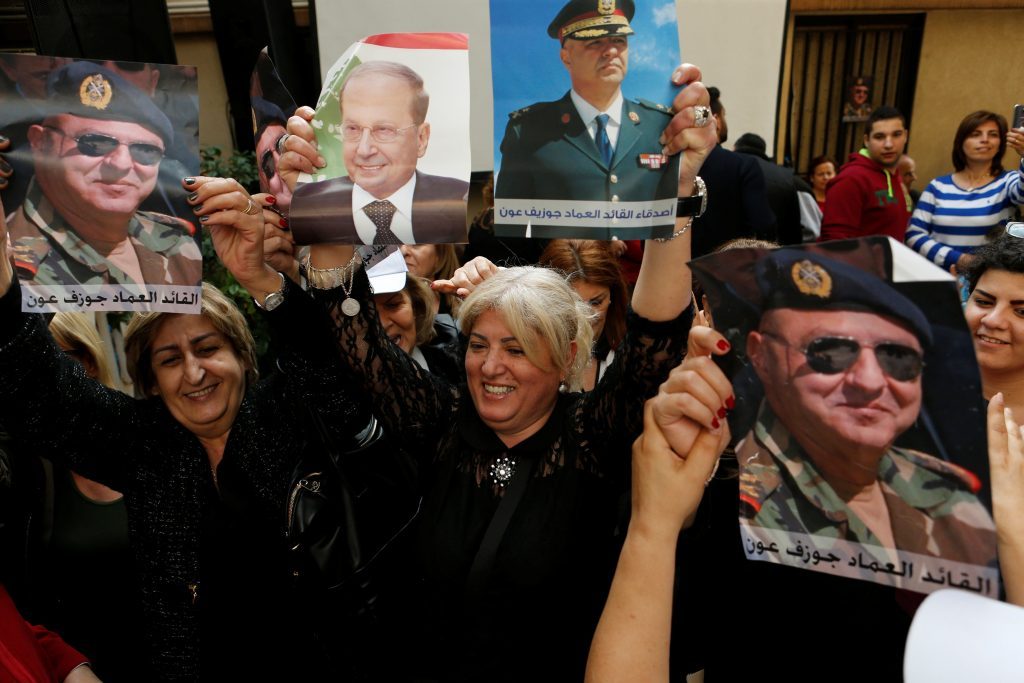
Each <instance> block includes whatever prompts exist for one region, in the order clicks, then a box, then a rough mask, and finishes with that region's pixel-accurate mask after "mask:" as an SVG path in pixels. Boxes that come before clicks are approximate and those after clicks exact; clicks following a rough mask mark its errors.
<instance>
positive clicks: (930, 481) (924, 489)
mask: <svg viewBox="0 0 1024 683" xmlns="http://www.w3.org/2000/svg"><path fill="white" fill-rule="evenodd" d="M736 457H737V460H738V461H739V462H740V464H741V472H740V501H741V504H740V507H741V513H740V515H741V517H742V518H744V519H746V520H747V521H748V523H749V525H750V526H752V527H763V528H766V529H775V530H781V531H786V532H795V533H806V534H811V535H814V536H822V537H825V538H833V539H841V540H846V541H852V542H855V543H863V544H865V545H868V546H884V545H886V544H885V543H883V542H882V541H881V540H880V539H879V538H878V537H877V536H876V535H875V534H874V533H873V532H872V531H871V530H870V529H869V528H868V526H867V525H866V524H865V523H864V522H863V521H862V520H861V519H860V518H859V517H858V516H857V515H856V513H854V512H853V511H852V510H851V509H850V507H849V506H847V504H846V503H845V502H844V501H843V500H842V499H841V498H840V497H839V496H838V495H837V494H836V492H835V490H834V489H833V488H832V487H831V486H830V485H829V484H828V482H827V481H826V480H825V479H824V477H822V475H821V474H820V473H819V472H818V470H817V468H815V466H814V463H813V462H811V460H810V458H808V457H807V456H806V454H805V453H804V452H803V449H801V447H800V445H799V444H798V443H797V442H796V440H795V439H793V438H792V437H791V436H790V434H789V431H788V430H787V429H786V428H785V426H783V425H782V423H781V422H780V421H779V419H778V418H777V417H776V416H775V415H774V414H773V413H772V410H771V408H770V407H768V405H767V403H765V404H763V405H762V406H761V410H760V413H759V414H758V418H757V422H756V423H755V424H754V427H753V429H751V431H750V433H749V434H747V436H746V437H745V438H744V439H743V440H742V441H741V442H740V443H739V444H738V446H737V448H736ZM878 482H879V485H880V487H881V492H882V495H883V497H884V499H885V504H886V506H887V508H888V513H889V518H890V519H891V522H892V533H893V536H894V538H895V541H896V549H897V550H900V551H905V552H912V553H918V554H920V555H930V556H935V557H944V558H949V559H954V560H956V561H958V562H966V563H970V564H976V565H982V566H986V565H991V564H992V563H993V562H994V560H995V557H994V556H993V554H992V550H993V548H994V547H995V526H994V524H993V522H992V517H991V516H990V515H989V513H988V510H986V509H985V506H984V505H983V504H982V503H981V501H980V500H979V499H978V497H977V496H976V495H975V491H977V490H978V488H979V487H980V486H981V482H980V481H978V478H977V477H976V476H975V475H974V474H972V473H971V472H969V471H967V470H965V469H963V468H961V467H959V466H957V465H954V464H952V463H949V462H944V461H942V460H939V459H938V458H935V457H933V456H931V455H927V454H925V453H921V452H919V451H913V450H909V449H904V448H895V447H892V448H889V449H888V450H887V451H886V452H885V454H884V455H883V456H882V458H881V460H880V462H879V465H878ZM753 531H754V533H755V535H756V529H755V530H753Z"/></svg>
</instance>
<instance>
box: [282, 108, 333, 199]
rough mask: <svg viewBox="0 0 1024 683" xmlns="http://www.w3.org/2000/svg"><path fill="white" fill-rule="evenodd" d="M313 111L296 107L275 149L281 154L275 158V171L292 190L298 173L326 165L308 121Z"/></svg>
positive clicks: (310, 119)
mask: <svg viewBox="0 0 1024 683" xmlns="http://www.w3.org/2000/svg"><path fill="white" fill-rule="evenodd" d="M315 113H316V112H315V111H314V110H313V109H312V108H310V107H299V108H298V109H296V110H295V115H294V116H292V117H291V118H290V119H288V134H287V135H285V136H284V137H283V138H281V141H280V142H279V143H278V150H277V151H278V152H279V153H280V155H281V156H280V157H279V158H278V160H277V172H278V173H279V174H280V175H281V180H283V181H284V183H285V185H287V186H288V189H289V190H291V191H292V192H294V191H295V184H296V183H297V182H298V180H299V174H300V173H310V174H312V173H316V170H317V169H318V168H323V167H324V166H326V165H327V161H326V160H325V159H324V158H323V157H322V156H320V152H318V151H317V144H316V131H314V130H313V126H312V124H311V123H310V121H312V120H313V114H315Z"/></svg>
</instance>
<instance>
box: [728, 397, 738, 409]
mask: <svg viewBox="0 0 1024 683" xmlns="http://www.w3.org/2000/svg"><path fill="white" fill-rule="evenodd" d="M725 407H726V408H728V409H729V410H732V409H733V408H735V407H736V397H735V396H730V397H729V398H727V399H725Z"/></svg>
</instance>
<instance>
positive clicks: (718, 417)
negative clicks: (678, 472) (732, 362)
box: [651, 325, 735, 457]
mask: <svg viewBox="0 0 1024 683" xmlns="http://www.w3.org/2000/svg"><path fill="white" fill-rule="evenodd" d="M728 351H729V343H728V342H727V341H726V340H725V337H723V336H722V335H721V334H719V333H718V332H716V331H715V330H713V329H712V328H710V327H703V326H700V325H695V326H693V327H692V328H690V336H689V338H688V339H687V349H686V358H685V359H684V360H683V362H682V363H680V364H679V365H678V366H676V367H675V368H673V369H672V372H671V373H669V376H668V379H666V380H665V382H664V383H663V384H662V385H661V387H660V388H659V389H658V395H657V396H655V398H654V399H652V401H651V402H652V404H653V406H652V408H653V411H654V420H655V422H656V423H657V425H658V428H659V429H660V430H661V432H662V433H663V434H664V435H665V439H666V440H667V441H668V443H669V445H670V446H671V447H672V449H673V450H674V451H675V452H676V453H678V454H679V456H680V457H685V456H686V454H687V453H689V452H690V451H691V450H692V449H693V444H694V442H695V441H696V440H697V437H698V435H699V434H700V432H701V430H702V429H703V430H707V431H709V432H711V433H713V434H715V435H716V436H718V437H721V438H722V439H723V442H722V448H723V449H724V448H725V446H726V445H728V443H729V425H728V423H727V422H726V419H725V418H726V415H727V413H728V411H729V410H731V409H732V408H733V406H734V405H735V399H734V398H733V393H732V384H731V383H730V382H729V378H728V377H726V376H725V373H723V372H722V370H721V369H720V368H719V367H718V366H717V365H715V362H714V360H712V358H711V356H712V355H718V356H720V355H724V354H725V353H727V352H728ZM655 399H657V400H655Z"/></svg>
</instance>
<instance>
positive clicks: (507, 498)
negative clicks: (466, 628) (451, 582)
mask: <svg viewBox="0 0 1024 683" xmlns="http://www.w3.org/2000/svg"><path fill="white" fill-rule="evenodd" d="M523 464H524V466H523V467H519V468H517V469H516V471H515V474H513V475H512V480H511V481H510V482H509V483H508V490H506V491H505V495H504V496H502V498H501V500H500V501H499V502H498V508H497V509H496V510H495V511H494V516H493V517H491V522H490V524H488V525H487V531H486V532H484V540H483V541H481V542H480V547H479V548H478V549H477V551H476V557H474V558H473V564H472V566H471V567H470V569H469V578H468V579H467V581H466V597H467V598H473V597H476V596H478V595H480V593H481V591H482V590H483V587H484V583H485V582H486V581H487V577H488V576H490V573H491V569H492V568H493V567H494V560H495V558H496V557H497V555H498V546H500V545H501V540H502V539H503V538H504V537H505V531H507V530H508V525H509V522H511V521H512V515H513V514H515V511H516V508H517V507H519V501H521V500H522V499H523V493H524V492H525V491H526V484H527V482H528V481H529V479H530V474H531V473H532V472H533V468H534V464H535V461H533V460H531V461H530V462H529V463H523Z"/></svg>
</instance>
